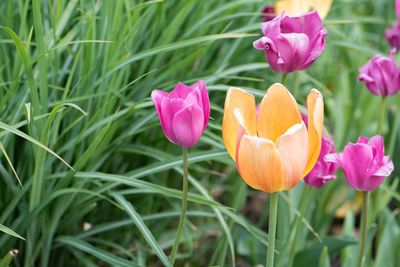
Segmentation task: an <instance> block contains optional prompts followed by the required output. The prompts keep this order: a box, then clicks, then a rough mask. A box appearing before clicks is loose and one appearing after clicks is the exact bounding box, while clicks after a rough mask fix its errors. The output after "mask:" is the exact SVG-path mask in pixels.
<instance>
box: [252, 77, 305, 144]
mask: <svg viewBox="0 0 400 267" xmlns="http://www.w3.org/2000/svg"><path fill="white" fill-rule="evenodd" d="M301 121H302V120H301V113H300V111H299V109H298V107H297V103H296V100H295V99H294V98H293V96H292V94H291V93H290V92H289V91H288V90H287V89H286V87H285V86H283V85H282V84H279V83H276V84H273V85H272V86H271V87H270V88H269V89H268V91H267V93H266V94H265V96H264V98H263V100H262V101H261V104H260V110H259V112H258V116H257V132H258V136H259V137H262V138H266V139H269V140H271V141H273V142H275V141H276V140H277V139H278V137H279V136H281V135H282V134H284V133H285V132H286V131H287V130H288V129H289V128H290V127H292V126H293V125H295V124H297V123H300V122H301Z"/></svg>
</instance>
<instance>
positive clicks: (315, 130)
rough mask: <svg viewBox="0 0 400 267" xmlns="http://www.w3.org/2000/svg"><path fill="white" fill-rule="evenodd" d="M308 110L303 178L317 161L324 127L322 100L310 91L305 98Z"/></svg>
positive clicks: (319, 95)
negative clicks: (305, 164) (306, 157)
mask: <svg viewBox="0 0 400 267" xmlns="http://www.w3.org/2000/svg"><path fill="white" fill-rule="evenodd" d="M307 109H308V162H307V166H306V169H305V171H304V173H303V177H304V176H306V175H307V174H308V173H309V172H310V171H311V170H312V168H314V165H315V163H316V162H317V160H318V157H319V153H320V152H321V143H322V128H323V127H324V100H323V98H322V95H321V93H320V92H319V91H318V90H316V89H312V90H311V92H310V94H309V95H308V96H307Z"/></svg>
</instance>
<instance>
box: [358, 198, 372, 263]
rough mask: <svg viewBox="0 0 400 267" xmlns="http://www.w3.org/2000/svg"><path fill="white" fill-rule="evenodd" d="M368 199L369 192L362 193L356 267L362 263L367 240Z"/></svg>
mask: <svg viewBox="0 0 400 267" xmlns="http://www.w3.org/2000/svg"><path fill="white" fill-rule="evenodd" d="M368 199H369V192H366V191H364V192H363V206H362V214H361V216H362V218H361V233H360V250H359V253H358V260H357V267H362V266H363V262H364V253H365V243H366V242H365V241H366V238H367V229H368V227H367V226H368V225H367V224H368Z"/></svg>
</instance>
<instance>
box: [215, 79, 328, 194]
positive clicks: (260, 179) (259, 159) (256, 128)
mask: <svg viewBox="0 0 400 267" xmlns="http://www.w3.org/2000/svg"><path fill="white" fill-rule="evenodd" d="M307 106H308V129H307V127H306V126H305V124H304V122H303V121H302V117H301V113H300V110H299V108H298V106H297V103H296V100H295V99H294V98H293V96H292V95H291V94H290V92H289V91H288V90H287V89H286V88H285V87H284V86H283V85H282V84H279V83H277V84H274V85H272V86H271V87H270V88H269V89H268V91H267V93H266V94H265V96H264V98H263V100H262V101H261V104H260V106H259V110H258V111H256V105H255V99H254V96H253V95H252V94H249V93H247V92H245V91H244V90H242V89H239V88H230V89H229V90H228V93H227V95H226V99H225V107H224V118H223V124H222V136H223V139H224V143H225V146H226V148H227V150H228V153H229V155H230V156H231V157H232V159H233V160H234V161H235V163H236V166H237V169H238V171H239V173H240V175H241V177H242V178H243V180H244V181H245V182H246V183H247V184H248V185H249V186H251V187H253V188H255V189H258V190H262V191H264V192H267V193H273V192H279V191H284V190H289V189H291V188H293V187H294V186H295V185H296V184H297V183H298V182H299V181H300V179H302V178H303V177H304V176H305V175H307V174H308V172H309V171H311V169H312V168H313V167H314V165H315V163H316V161H317V159H318V156H319V153H320V150H321V142H322V141H321V140H322V128H323V120H324V104H323V99H322V95H321V93H320V92H319V91H318V90H316V89H312V90H311V92H310V94H309V95H308V97H307Z"/></svg>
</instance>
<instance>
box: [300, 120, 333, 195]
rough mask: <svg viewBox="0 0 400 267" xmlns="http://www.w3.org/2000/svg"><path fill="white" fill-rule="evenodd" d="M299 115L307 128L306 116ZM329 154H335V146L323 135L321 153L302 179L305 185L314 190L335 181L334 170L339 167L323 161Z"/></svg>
mask: <svg viewBox="0 0 400 267" xmlns="http://www.w3.org/2000/svg"><path fill="white" fill-rule="evenodd" d="M301 115H302V117H303V121H304V123H305V124H306V126H307V127H308V123H307V122H308V116H307V115H305V114H301ZM329 153H335V146H334V143H333V140H332V139H331V138H330V137H328V136H326V135H325V134H324V133H323V134H322V144H321V152H320V153H319V157H318V160H317V163H316V164H315V166H314V168H313V169H312V170H311V171H310V172H309V173H308V174H307V175H306V176H305V177H304V182H305V183H306V184H308V185H309V186H312V187H315V188H321V187H322V186H323V185H324V184H326V183H327V182H329V181H331V180H334V179H336V170H337V168H338V167H339V165H338V164H337V163H335V162H326V161H325V160H324V157H325V155H327V154H329Z"/></svg>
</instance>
